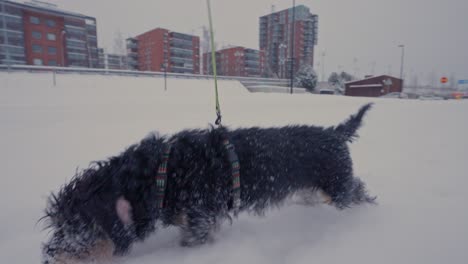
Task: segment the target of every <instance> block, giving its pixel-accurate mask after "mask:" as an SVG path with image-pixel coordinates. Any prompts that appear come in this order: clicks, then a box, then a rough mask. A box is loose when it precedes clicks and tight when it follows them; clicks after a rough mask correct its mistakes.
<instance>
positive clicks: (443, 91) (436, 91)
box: [403, 87, 459, 97]
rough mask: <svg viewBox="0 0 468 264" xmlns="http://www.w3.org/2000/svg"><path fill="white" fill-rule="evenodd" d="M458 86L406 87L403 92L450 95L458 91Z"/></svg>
mask: <svg viewBox="0 0 468 264" xmlns="http://www.w3.org/2000/svg"><path fill="white" fill-rule="evenodd" d="M458 91H459V90H458V89H457V88H452V87H444V88H441V87H405V88H403V92H404V93H407V94H415V95H437V96H443V97H450V96H451V95H452V94H453V93H455V92H458Z"/></svg>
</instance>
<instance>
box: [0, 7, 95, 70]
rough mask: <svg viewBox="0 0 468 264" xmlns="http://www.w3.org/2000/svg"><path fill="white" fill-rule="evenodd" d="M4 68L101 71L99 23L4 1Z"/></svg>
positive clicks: (0, 60)
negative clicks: (68, 67)
mask: <svg viewBox="0 0 468 264" xmlns="http://www.w3.org/2000/svg"><path fill="white" fill-rule="evenodd" d="M0 64H29V65H47V66H70V67H89V68H97V67H98V64H99V61H98V49H97V30H96V19H95V18H93V17H89V16H85V15H81V14H78V13H72V12H68V11H63V10H60V9H58V8H57V6H55V5H52V4H48V3H44V2H39V1H33V2H31V3H18V2H12V1H5V0H0Z"/></svg>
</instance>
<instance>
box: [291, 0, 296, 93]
mask: <svg viewBox="0 0 468 264" xmlns="http://www.w3.org/2000/svg"><path fill="white" fill-rule="evenodd" d="M292 13H293V18H292V23H291V24H292V27H291V29H292V31H291V35H292V36H291V76H290V77H291V94H292V93H293V85H294V35H295V34H294V33H295V32H294V22H295V20H296V0H293V9H292Z"/></svg>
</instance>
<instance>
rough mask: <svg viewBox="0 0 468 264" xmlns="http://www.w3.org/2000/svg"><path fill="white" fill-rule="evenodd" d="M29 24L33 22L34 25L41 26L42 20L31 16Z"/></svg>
mask: <svg viewBox="0 0 468 264" xmlns="http://www.w3.org/2000/svg"><path fill="white" fill-rule="evenodd" d="M29 22H31V23H32V24H34V25H39V24H40V23H41V20H40V19H39V18H38V17H35V16H31V17H29Z"/></svg>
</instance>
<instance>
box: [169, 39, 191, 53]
mask: <svg viewBox="0 0 468 264" xmlns="http://www.w3.org/2000/svg"><path fill="white" fill-rule="evenodd" d="M169 46H170V47H171V48H176V49H183V50H190V51H191V50H192V49H193V46H192V43H189V44H187V43H183V42H182V43H180V42H173V41H171V44H170V45H169Z"/></svg>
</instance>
